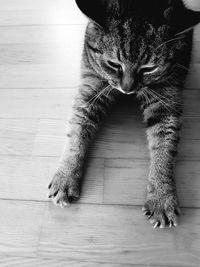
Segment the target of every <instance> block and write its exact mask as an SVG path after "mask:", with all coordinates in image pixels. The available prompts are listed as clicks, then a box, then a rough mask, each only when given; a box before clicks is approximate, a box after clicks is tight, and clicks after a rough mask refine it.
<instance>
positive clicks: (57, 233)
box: [38, 205, 200, 267]
mask: <svg viewBox="0 0 200 267" xmlns="http://www.w3.org/2000/svg"><path fill="white" fill-rule="evenodd" d="M184 214H185V215H184V216H183V217H182V223H181V225H180V227H179V228H173V229H170V230H164V231H163V230H158V231H155V230H154V229H151V227H150V226H149V225H148V224H147V222H146V219H145V218H144V217H143V216H142V215H141V211H140V208H133V207H121V206H99V205H98V206H96V205H94V206H93V205H89V206H88V205H72V206H70V207H69V208H68V209H65V210H64V211H63V210H60V209H57V208H55V207H52V206H51V205H50V206H49V207H48V208H47V210H46V215H45V219H44V223H43V228H42V233H41V239H40V245H39V252H38V253H39V255H40V256H42V257H49V258H54V257H56V258H57V259H68V258H69V257H70V259H72V260H73V259H77V258H79V259H80V260H84V261H98V262H103V263H107V262H110V263H121V264H122V266H123V264H124V265H125V266H126V264H131V263H134V264H136V265H137V264H146V265H147V264H149V263H150V264H152V265H154V264H155V265H158V266H162V265H167V266H187V267H188V266H198V264H199V260H200V256H199V247H200V241H199V240H200V238H199V216H200V213H199V210H195V209H190V210H188V209H186V210H184ZM144 237H145V240H144Z"/></svg>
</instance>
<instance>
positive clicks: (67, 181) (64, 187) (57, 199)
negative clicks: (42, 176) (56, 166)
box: [48, 173, 80, 208]
mask: <svg viewBox="0 0 200 267" xmlns="http://www.w3.org/2000/svg"><path fill="white" fill-rule="evenodd" d="M48 189H49V192H48V197H49V198H50V199H51V200H52V202H53V203H54V204H55V205H56V206H60V207H61V208H64V207H66V206H67V205H68V204H69V203H70V202H72V201H75V200H78V198H79V195H80V194H79V185H78V183H77V182H74V180H73V179H71V178H68V177H67V176H65V175H63V174H62V173H61V174H59V173H56V174H55V175H54V177H53V180H52V181H51V183H50V184H49V186H48Z"/></svg>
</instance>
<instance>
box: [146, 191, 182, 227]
mask: <svg viewBox="0 0 200 267" xmlns="http://www.w3.org/2000/svg"><path fill="white" fill-rule="evenodd" d="M142 212H143V215H145V216H146V217H147V218H148V220H149V222H150V223H151V224H152V226H153V228H158V227H159V228H165V227H169V228H171V227H173V226H175V227H176V226H178V216H179V215H180V214H181V211H180V208H179V207H178V204H177V200H176V198H174V197H170V196H168V197H167V198H162V199H156V198H151V199H148V200H147V202H146V203H145V205H144V207H143V208H142Z"/></svg>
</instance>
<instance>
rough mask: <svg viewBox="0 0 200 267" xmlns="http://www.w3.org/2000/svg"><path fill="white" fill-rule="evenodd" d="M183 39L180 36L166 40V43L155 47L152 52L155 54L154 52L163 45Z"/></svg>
mask: <svg viewBox="0 0 200 267" xmlns="http://www.w3.org/2000/svg"><path fill="white" fill-rule="evenodd" d="M183 38H184V36H180V37H176V38H173V39H170V40H168V41H166V42H164V43H162V44H160V45H159V46H157V47H156V48H155V49H154V52H155V51H156V50H158V49H159V48H160V47H162V46H163V45H165V44H168V43H171V42H174V41H177V40H181V39H183Z"/></svg>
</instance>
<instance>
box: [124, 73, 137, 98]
mask: <svg viewBox="0 0 200 267" xmlns="http://www.w3.org/2000/svg"><path fill="white" fill-rule="evenodd" d="M134 82H135V81H134V77H133V74H132V73H131V71H130V70H125V72H124V73H123V75H122V78H121V89H122V91H123V92H124V93H125V94H131V93H133V92H134Z"/></svg>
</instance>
